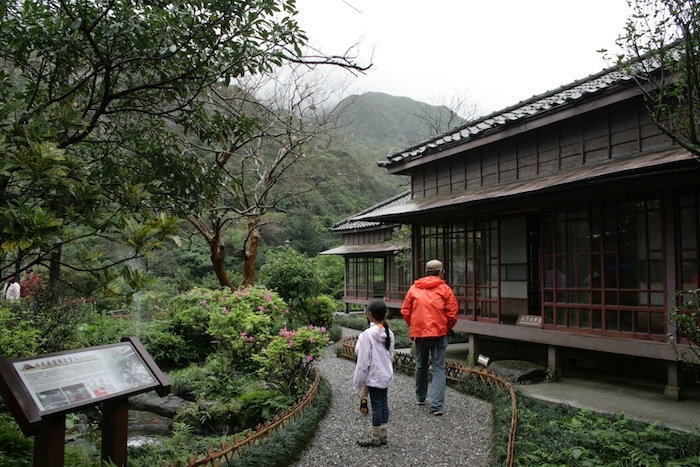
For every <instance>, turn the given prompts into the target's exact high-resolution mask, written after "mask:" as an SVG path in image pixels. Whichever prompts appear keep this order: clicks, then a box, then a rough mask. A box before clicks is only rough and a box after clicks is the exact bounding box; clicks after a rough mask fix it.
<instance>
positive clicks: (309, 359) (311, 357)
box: [306, 355, 314, 363]
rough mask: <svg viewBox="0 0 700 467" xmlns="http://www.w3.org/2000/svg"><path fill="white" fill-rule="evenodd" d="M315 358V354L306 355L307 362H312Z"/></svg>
mask: <svg viewBox="0 0 700 467" xmlns="http://www.w3.org/2000/svg"><path fill="white" fill-rule="evenodd" d="M313 360H314V356H313V355H307V356H306V362H307V363H311V362H312V361H313Z"/></svg>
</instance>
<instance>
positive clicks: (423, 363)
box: [401, 259, 459, 415]
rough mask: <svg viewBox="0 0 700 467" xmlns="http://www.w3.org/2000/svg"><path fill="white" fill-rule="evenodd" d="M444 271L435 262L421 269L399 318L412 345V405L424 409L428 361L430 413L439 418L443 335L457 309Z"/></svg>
mask: <svg viewBox="0 0 700 467" xmlns="http://www.w3.org/2000/svg"><path fill="white" fill-rule="evenodd" d="M444 278H445V269H444V268H443V265H442V262H440V261H439V260H437V259H433V260H430V261H428V262H427V263H426V265H425V277H423V278H421V279H418V280H416V281H415V282H414V283H413V285H412V286H411V288H410V289H408V293H407V294H406V298H405V299H404V301H403V306H402V307H401V315H402V316H403V319H404V320H405V321H406V324H408V326H409V328H410V335H411V340H413V342H414V343H415V349H416V350H415V358H416V402H417V403H418V405H425V401H426V396H427V394H428V363H429V362H428V358H429V357H430V362H431V363H432V365H433V380H432V386H431V390H430V398H429V399H430V407H429V409H430V412H431V413H432V414H433V415H442V414H443V406H444V403H445V383H446V380H445V350H447V335H448V334H449V333H450V332H451V331H452V328H453V327H454V325H455V323H456V322H457V313H458V312H459V306H458V305H457V298H455V294H454V292H453V291H452V288H451V287H450V286H449V285H447V283H446V282H445V279H444Z"/></svg>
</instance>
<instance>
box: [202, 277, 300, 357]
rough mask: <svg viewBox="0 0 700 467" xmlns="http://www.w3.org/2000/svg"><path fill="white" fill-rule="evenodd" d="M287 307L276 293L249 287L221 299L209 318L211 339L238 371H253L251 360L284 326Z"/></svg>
mask: <svg viewBox="0 0 700 467" xmlns="http://www.w3.org/2000/svg"><path fill="white" fill-rule="evenodd" d="M286 310H287V306H286V305H285V303H284V301H282V299H281V298H279V296H278V295H277V294H276V293H275V292H272V291H270V290H268V289H265V288H262V287H248V288H246V289H243V290H241V291H236V292H234V293H232V294H229V295H227V296H223V297H220V298H219V299H218V302H217V306H216V311H215V312H213V313H212V314H211V315H210V317H209V330H208V333H209V335H210V336H211V337H212V338H213V339H214V340H215V341H216V344H217V345H218V346H219V347H220V348H223V349H224V350H225V351H226V352H227V353H228V355H229V357H230V358H231V362H232V365H233V366H234V368H236V369H237V370H239V371H254V370H256V369H257V364H256V363H255V362H254V361H253V359H252V356H253V355H255V354H257V353H259V352H260V351H261V350H262V349H263V348H264V347H265V346H266V345H267V343H268V341H269V340H270V336H272V335H274V334H275V333H276V332H277V330H278V329H279V328H280V326H281V325H283V323H284V322H285V319H286V313H285V311H286Z"/></svg>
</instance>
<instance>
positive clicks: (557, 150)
mask: <svg viewBox="0 0 700 467" xmlns="http://www.w3.org/2000/svg"><path fill="white" fill-rule="evenodd" d="M379 165H380V166H382V167H384V168H386V170H387V171H388V172H389V173H391V174H400V175H407V176H410V178H411V190H410V199H408V200H405V202H401V203H387V204H386V205H385V206H379V207H376V208H374V209H371V210H368V212H365V213H361V214H359V215H357V216H354V217H352V218H351V219H347V220H346V224H347V225H348V226H356V227H359V226H360V225H361V224H359V223H361V222H368V221H369V222H376V223H379V224H376V226H379V225H381V226H386V225H392V224H394V225H396V224H410V225H411V226H412V228H413V240H412V251H413V263H414V264H413V269H414V270H413V274H414V277H420V276H421V275H422V273H423V271H422V270H423V266H424V264H425V262H426V261H427V260H430V259H432V258H438V259H440V260H442V261H443V262H444V264H445V267H446V271H447V272H446V280H447V282H448V283H449V284H450V285H451V286H452V288H453V289H454V291H455V294H456V296H457V299H458V301H459V306H460V316H459V321H458V324H457V328H456V329H457V330H461V331H465V332H468V333H469V334H470V338H471V343H470V357H471V358H474V356H475V355H478V354H479V353H480V352H486V351H488V352H491V353H493V354H494V355H493V356H499V357H500V358H508V357H511V358H513V357H520V358H522V357H523V355H529V356H530V358H531V359H535V360H539V361H542V362H543V363H545V364H547V365H548V366H549V367H550V368H551V370H552V371H553V372H554V374H555V375H560V374H561V372H562V369H563V368H567V367H573V366H576V367H579V368H606V369H613V368H618V369H619V368H625V369H627V370H630V371H631V370H634V371H635V372H636V373H639V374H643V375H651V376H660V377H662V378H666V382H667V386H666V394H667V396H668V397H671V398H679V397H680V396H681V393H682V384H681V383H682V380H683V376H684V373H683V371H682V365H681V363H680V361H679V359H678V357H677V354H676V348H674V347H673V346H672V345H670V344H669V342H668V334H669V333H670V334H673V333H674V329H673V326H672V325H670V324H669V322H668V319H667V316H668V312H669V310H671V309H672V308H673V307H674V305H675V304H676V301H677V293H676V292H677V291H679V290H687V289H689V288H695V287H698V284H697V283H696V278H697V272H698V267H699V266H698V265H700V184H698V180H699V179H700V163H699V162H698V161H696V160H695V159H694V158H693V157H692V155H691V154H690V153H689V152H688V151H686V150H684V149H682V148H680V147H679V146H678V145H676V144H674V143H673V142H672V140H671V139H670V138H669V137H668V136H666V135H664V134H663V133H662V132H661V131H660V130H659V129H658V128H657V126H655V125H654V123H652V121H651V119H650V117H649V114H648V112H647V110H646V107H645V104H644V101H643V98H642V95H641V92H640V90H639V88H638V86H637V85H636V83H635V82H634V81H633V80H630V79H629V78H628V76H627V75H626V74H625V73H623V72H621V71H620V70H618V69H616V68H611V69H607V70H604V71H602V72H600V73H598V74H595V75H592V76H589V77H588V78H585V79H582V80H579V81H576V82H574V83H571V84H570V85H566V86H562V87H561V88H559V89H556V90H554V91H550V92H547V93H545V94H542V95H538V96H535V97H533V98H531V99H528V100H526V101H523V102H520V103H518V104H516V105H514V106H512V107H509V108H507V109H504V110H503V111H499V112H495V113H493V114H490V115H488V116H485V117H482V118H479V119H477V120H475V121H472V122H469V123H468V124H466V125H464V126H462V127H459V128H456V129H454V130H452V131H449V132H447V133H445V134H442V135H439V136H437V137H435V138H432V139H430V140H428V141H425V142H423V143H421V144H418V145H416V146H414V147H410V148H407V149H405V150H403V151H400V152H398V153H395V154H392V155H390V156H389V157H388V159H387V160H386V161H382V162H380V163H379ZM376 226H375V227H376ZM338 227H340V226H338ZM338 227H336V229H338ZM351 229H352V228H351ZM351 229H350V230H348V231H347V232H348V236H347V237H346V238H345V245H344V246H343V247H341V248H340V249H338V250H337V253H339V254H345V255H346V258H348V259H349V260H350V262H349V265H348V268H349V271H348V278H349V279H350V280H353V279H352V278H357V277H362V276H363V274H365V273H363V272H360V271H362V270H363V269H362V268H363V267H367V268H369V267H370V266H369V263H371V261H372V260H371V259H370V258H372V257H374V256H375V255H374V253H372V254H369V253H370V250H369V249H368V248H366V249H365V251H363V248H362V247H360V246H359V244H358V245H357V246H355V245H354V244H353V240H352V238H351V237H352V236H353V235H356V236H359V237H361V236H366V235H373V233H369V232H368V233H363V232H362V230H361V229H358V230H351ZM376 234H377V235H381V234H380V233H379V231H377V232H376ZM358 242H359V240H358ZM369 243H372V241H370V240H367V241H366V242H365V244H369ZM352 247H355V248H357V250H352ZM331 252H333V250H331V251H329V252H326V253H331ZM390 256H391V255H390V254H387V256H386V258H390ZM365 261H366V262H367V263H364V262H365ZM362 264H366V266H362ZM384 268H385V271H386V268H387V266H386V264H385V266H384ZM353 269H354V270H353ZM385 273H386V272H385ZM367 277H368V279H367V281H366V282H365V283H364V284H366V287H365V288H366V289H371V287H370V285H369V284H368V282H369V273H367ZM347 287H348V292H349V293H358V297H357V298H358V299H359V298H360V297H359V289H362V288H363V284H360V283H359V282H357V283H350V284H348V285H347ZM402 290H403V289H402ZM364 292H366V293H365V295H363V296H362V299H366V298H368V296H367V295H368V294H371V293H373V291H372V290H365V291H364ZM364 292H363V293H364ZM374 293H375V294H379V295H381V293H377V291H375V292H374ZM385 296H386V294H385ZM391 299H392V300H394V301H400V298H399V297H397V296H393V295H392V296H391ZM346 301H347V297H346ZM611 365H613V366H611Z"/></svg>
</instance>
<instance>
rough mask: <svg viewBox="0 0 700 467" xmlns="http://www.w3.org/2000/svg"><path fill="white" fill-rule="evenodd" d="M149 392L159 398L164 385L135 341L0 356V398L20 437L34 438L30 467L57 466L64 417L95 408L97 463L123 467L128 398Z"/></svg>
mask: <svg viewBox="0 0 700 467" xmlns="http://www.w3.org/2000/svg"><path fill="white" fill-rule="evenodd" d="M151 390H155V391H156V392H157V393H158V394H159V395H161V396H164V395H166V394H168V393H169V392H170V382H169V381H168V379H167V377H166V376H165V375H164V374H163V372H162V371H161V370H160V368H158V366H157V365H156V363H155V362H154V361H153V359H152V358H151V356H150V355H149V354H148V352H147V351H146V349H145V348H144V347H143V345H142V344H141V341H139V339H138V338H137V337H125V338H124V339H122V341H121V342H120V343H118V344H110V345H103V346H97V347H88V348H84V349H77V350H70V351H65V352H57V353H52V354H45V355H38V356H34V357H26V358H19V359H16V360H12V361H10V360H8V359H6V358H4V357H2V356H0V394H1V395H2V397H3V399H5V402H6V404H7V406H8V409H9V410H10V413H11V414H12V415H13V416H14V418H15V420H16V421H17V424H18V425H19V427H20V429H21V430H22V432H23V433H24V435H25V436H34V435H36V436H37V438H36V439H35V443H34V444H35V449H34V465H35V466H39V465H41V466H54V465H63V444H64V443H65V439H64V438H65V415H66V414H68V413H72V412H75V411H78V410H80V409H84V408H87V407H92V406H96V405H99V404H103V420H102V458H103V459H105V460H111V461H112V462H114V463H116V464H117V465H126V438H127V419H128V398H129V396H132V395H136V394H141V393H143V392H147V391H151ZM37 446H43V449H40V450H38V447H37ZM47 451H48V454H47ZM57 451H60V456H57V454H59V452H57ZM57 458H58V459H60V463H57V462H58V460H57Z"/></svg>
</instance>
